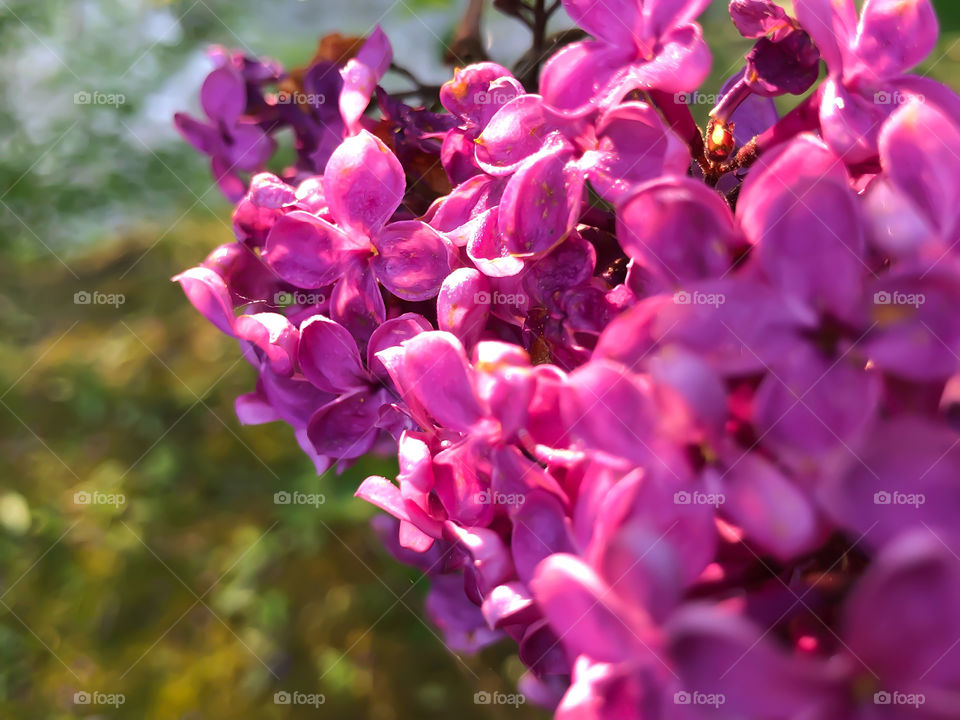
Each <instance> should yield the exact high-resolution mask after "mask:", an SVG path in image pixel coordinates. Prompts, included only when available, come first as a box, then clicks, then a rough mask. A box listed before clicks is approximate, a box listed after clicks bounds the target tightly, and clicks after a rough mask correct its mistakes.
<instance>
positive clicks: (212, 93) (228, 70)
mask: <svg viewBox="0 0 960 720" xmlns="http://www.w3.org/2000/svg"><path fill="white" fill-rule="evenodd" d="M247 102H248V97H247V85H246V83H245V82H244V79H243V75H242V74H241V73H240V72H239V71H238V70H237V69H235V68H234V67H231V66H230V65H228V64H224V65H223V66H221V67H219V68H217V69H216V70H214V71H213V72H211V73H210V74H209V75H208V76H207V79H206V80H205V81H204V83H203V88H202V89H201V91H200V105H201V107H202V108H203V112H204V114H205V115H206V116H207V120H206V121H203V120H197V119H195V118H193V117H191V116H190V115H187V114H185V113H177V115H176V116H174V122H175V123H176V126H177V129H178V130H179V131H180V134H181V135H183V137H184V138H185V139H186V140H187V141H188V142H189V143H190V144H191V145H193V146H194V147H195V148H196V149H197V150H198V151H199V152H201V153H203V154H204V155H207V156H209V157H210V163H211V168H212V170H213V176H214V177H215V178H216V179H217V184H218V185H219V186H220V189H221V190H222V191H223V193H224V194H225V195H226V196H227V198H229V199H230V200H231V201H232V202H237V201H238V200H239V199H240V198H241V197H243V195H244V191H245V184H244V181H243V180H242V178H241V177H240V175H239V172H256V171H258V170H261V169H262V168H263V166H264V165H265V164H266V161H267V159H268V158H269V157H270V156H271V155H273V151H274V149H275V147H276V144H275V143H274V141H273V140H272V139H271V138H270V136H269V135H267V134H266V133H265V132H264V131H263V130H262V129H261V127H260V125H259V124H258V122H257V120H256V119H255V118H250V117H245V112H246V108H247Z"/></svg>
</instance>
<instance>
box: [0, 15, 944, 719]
mask: <svg viewBox="0 0 960 720" xmlns="http://www.w3.org/2000/svg"><path fill="white" fill-rule="evenodd" d="M291 2H292V0H291ZM724 4H725V3H719V2H718V3H715V4H714V6H713V7H711V9H710V14H709V15H708V16H707V20H706V24H707V28H708V35H709V37H710V38H711V44H712V46H713V47H714V49H715V50H717V51H718V54H717V57H716V60H715V64H714V73H713V75H712V77H711V79H710V81H709V82H708V83H707V85H706V86H705V88H704V92H711V91H712V90H710V89H709V88H719V86H720V84H722V82H723V80H724V79H725V78H726V77H727V76H729V75H730V74H731V73H733V72H734V71H735V70H736V69H737V67H738V61H739V57H740V55H741V53H742V52H744V51H746V49H747V48H748V47H749V44H748V43H746V42H745V41H743V40H742V39H740V38H739V37H738V36H737V35H736V33H735V31H734V29H733V27H732V26H731V25H730V24H729V23H728V22H725V19H724V12H723V7H722V6H723V5H724ZM271 5H275V6H277V7H280V6H284V5H286V2H283V3H281V2H277V3H271ZM409 5H410V6H411V7H414V8H416V9H420V8H423V7H428V8H430V9H433V10H435V9H436V8H437V7H438V3H437V2H436V1H435V0H418V2H417V3H414V2H411V3H409ZM937 5H938V9H939V11H940V17H941V19H942V22H943V27H944V32H943V35H942V39H941V43H940V47H939V48H938V50H937V52H936V53H934V55H933V56H932V57H931V58H930V59H929V60H928V61H927V62H926V63H925V64H924V66H923V68H922V71H923V72H926V73H929V74H930V75H931V76H932V77H935V78H937V79H939V80H941V81H944V82H950V81H956V79H957V78H958V67H960V66H958V63H960V49H958V48H960V4H958V3H955V2H953V1H952V0H941V1H940V2H938V3H937ZM318 6H319V5H318ZM252 8H253V4H252V3H243V2H227V1H226V0H224V1H222V2H221V1H218V0H197V2H193V0H184V1H183V2H180V1H179V0H178V1H177V2H169V3H159V2H149V1H148V0H2V1H0V57H2V59H3V60H4V62H5V67H6V68H7V72H6V73H4V75H3V76H0V100H2V102H0V127H2V128H3V133H2V134H0V238H2V242H3V245H2V247H3V253H4V262H3V263H0V467H2V469H3V477H4V483H3V485H2V486H0V568H2V575H0V717H3V718H14V719H19V718H44V719H54V720H55V719H57V718H67V717H76V716H78V715H79V716H103V717H123V718H138V719H140V718H142V719H144V720H151V719H153V718H157V719H163V720H170V719H171V718H182V719H183V720H199V719H202V718H226V717H230V718H240V719H244V718H250V719H254V718H257V719H260V718H264V719H267V720H270V719H272V718H298V717H318V716H321V714H322V716H325V717H334V718H370V719H376V720H393V719H394V718H396V719H398V720H399V719H404V718H409V717H451V716H454V715H456V716H459V717H462V718H464V720H467V719H470V718H495V717H496V718H499V717H505V716H509V717H516V718H542V717H544V716H545V715H544V713H542V712H540V711H538V710H536V709H534V708H532V707H529V706H528V707H521V708H520V709H516V710H515V709H513V708H503V707H490V706H482V705H475V704H474V703H473V693H474V692H476V691H477V690H488V691H493V690H499V691H501V692H512V691H513V687H514V683H515V681H516V679H517V677H519V675H520V674H521V673H522V667H521V666H520V664H519V662H518V661H517V660H516V658H515V657H513V654H512V652H511V647H510V644H509V643H505V644H504V645H503V646H501V647H499V648H494V649H491V650H489V651H486V652H484V653H482V654H481V655H479V656H478V657H474V658H462V659H461V660H457V659H455V658H453V657H452V656H451V654H450V653H449V652H448V651H447V650H446V649H445V648H444V647H443V645H442V643H441V642H440V640H439V638H438V637H437V636H436V633H435V631H434V630H433V629H431V628H430V627H428V626H427V625H426V624H425V623H424V621H423V620H422V619H421V618H422V598H423V593H424V591H425V589H426V587H425V586H426V583H425V582H424V581H423V579H422V578H421V577H420V576H419V575H418V574H417V573H415V572H413V571H410V570H408V569H406V568H404V567H402V566H400V565H399V564H397V563H396V562H395V561H393V560H392V559H391V558H390V557H389V556H388V555H387V554H386V553H385V552H384V551H383V549H382V548H381V547H380V545H379V542H378V541H377V539H376V537H375V536H374V534H373V533H372V532H371V530H370V528H369V526H368V520H369V518H370V517H371V516H372V513H373V511H372V509H371V508H370V507H369V506H368V505H366V504H365V503H362V502H360V501H357V500H354V499H353V497H352V493H353V491H354V489H355V487H356V486H357V484H358V483H359V482H360V480H361V479H362V478H363V477H364V476H366V475H367V474H370V473H379V474H385V475H388V476H390V475H392V474H393V473H394V472H395V468H394V467H393V465H392V462H391V461H385V460H376V459H365V460H363V461H361V462H359V463H357V465H356V466H354V467H353V468H351V469H350V470H349V471H348V472H346V473H344V474H343V475H342V476H340V477H336V476H334V475H332V474H328V475H326V476H325V477H323V478H317V477H316V474H315V472H314V470H313V467H312V465H311V464H310V462H309V461H308V460H307V459H306V458H305V457H304V456H303V455H302V454H301V452H300V451H299V449H298V447H297V445H296V443H295V441H294V439H293V437H292V433H291V432H290V431H289V430H288V429H287V428H285V427H284V426H280V425H268V426H261V427H253V428H247V427H240V426H239V424H238V423H237V421H236V418H235V416H234V414H233V399H234V397H235V396H236V395H238V394H240V393H243V392H246V391H248V390H249V389H251V388H252V386H253V383H254V380H255V375H254V372H253V370H252V369H251V368H250V367H249V366H248V365H247V364H246V363H245V362H244V361H243V360H242V359H240V356H239V353H238V352H237V347H236V345H235V343H234V342H233V341H231V340H229V339H228V338H226V337H224V336H222V335H220V334H219V333H218V332H217V331H216V330H215V329H214V328H212V327H211V326H209V325H208V324H207V323H206V322H205V321H203V320H202V318H200V317H199V316H198V315H197V314H196V313H195V312H194V311H193V309H192V308H191V307H190V306H189V304H188V303H187V302H186V301H185V300H184V298H183V296H182V294H181V292H180V290H179V288H178V287H177V286H176V285H174V284H172V283H170V282H169V277H170V276H171V275H173V274H174V273H176V272H177V271H179V270H180V269H182V268H184V267H188V266H190V265H192V264H195V263H196V262H198V261H199V260H200V259H202V257H203V256H204V255H205V254H206V253H207V252H208V251H209V250H210V249H211V248H213V247H214V246H215V245H217V244H219V243H221V242H225V241H228V240H229V239H230V238H231V232H230V228H229V207H228V206H227V204H226V203H225V202H223V200H222V199H221V198H220V197H219V196H218V195H217V191H216V190H215V189H213V188H212V183H211V181H210V179H209V177H208V175H207V167H206V164H205V163H204V161H203V159H202V158H199V157H197V156H196V155H194V154H193V153H192V152H190V151H189V149H188V148H186V146H185V145H184V144H182V143H179V142H178V141H177V140H176V138H175V136H173V134H172V133H171V132H170V131H169V115H170V113H171V112H172V111H173V110H175V109H180V108H182V107H184V105H185V104H188V103H189V102H191V100H190V99H191V98H194V97H195V94H196V90H197V87H198V86H199V81H200V79H201V78H202V73H203V71H204V69H205V64H204V61H203V57H202V49H201V48H202V46H203V45H204V44H206V43H208V42H221V43H226V44H230V45H233V46H237V45H241V44H242V43H241V41H240V39H239V37H237V34H235V33H234V31H233V30H231V28H241V29H242V28H245V27H246V28H250V27H252V26H254V25H258V24H259V23H260V22H261V18H262V13H263V12H264V11H262V10H261V11H260V14H257V13H254V11H253V9H252ZM266 12H271V11H270V10H267V11H266ZM450 14H451V18H450V24H451V26H452V24H453V22H454V21H455V13H453V12H451V13H450ZM417 28H418V25H417V23H411V24H410V25H409V27H408V30H409V31H410V32H415V31H417ZM258 29H259V32H260V33H261V34H262V35H270V32H272V31H271V28H269V27H263V28H258ZM386 29H387V30H388V32H390V31H391V28H390V26H389V25H388V26H387V28H386ZM241 32H242V30H241ZM251 32H252V31H251ZM430 41H431V42H432V41H433V40H432V39H431V40H430ZM275 42H276V45H275V46H274V47H267V48H265V50H266V51H268V52H272V53H273V54H274V55H275V56H277V57H279V58H280V59H282V60H284V61H285V62H289V63H296V62H298V61H299V60H300V59H302V58H304V57H309V55H310V54H311V51H312V47H311V46H310V43H309V42H299V41H298V42H297V43H293V42H284V39H283V38H282V37H281V38H277V39H276V41H275ZM81 91H100V92H104V93H123V94H124V95H125V96H126V102H124V103H123V104H122V105H119V106H118V107H102V106H100V107H97V106H91V105H76V104H74V101H73V96H74V93H76V92H81ZM697 109H698V111H701V110H702V115H705V114H706V112H707V110H708V108H697ZM81 291H87V292H94V291H97V292H102V293H107V294H110V293H114V294H116V293H122V294H123V295H124V296H125V302H124V303H123V304H121V305H119V306H118V307H113V306H109V305H77V304H75V303H74V294H75V293H77V292H81ZM279 490H287V491H293V490H300V491H302V492H305V493H323V494H324V495H325V497H326V502H325V503H323V504H322V505H320V506H319V507H317V508H314V507H311V506H305V505H275V504H274V502H273V494H274V493H275V492H277V491H279ZM81 491H90V492H93V491H98V492H102V493H114V494H118V493H120V494H123V496H124V497H125V502H124V503H123V504H121V505H119V506H116V507H114V506H110V505H82V504H77V503H75V502H74V493H75V492H81ZM81 690H86V691H91V692H92V691H99V692H103V693H123V694H124V696H125V698H126V702H125V704H124V705H123V706H122V707H120V708H119V709H117V710H114V709H113V708H111V707H104V706H99V707H97V706H93V705H91V706H76V705H74V704H73V695H74V693H75V692H77V691H81ZM283 690H287V691H294V690H296V691H300V692H304V693H323V694H324V695H325V696H326V703H325V704H324V705H323V706H321V707H320V709H319V710H316V709H314V708H312V707H308V706H293V705H289V706H288V705H276V704H274V702H273V694H274V693H275V692H277V691H283Z"/></svg>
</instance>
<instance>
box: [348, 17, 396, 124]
mask: <svg viewBox="0 0 960 720" xmlns="http://www.w3.org/2000/svg"><path fill="white" fill-rule="evenodd" d="M392 60H393V48H391V46H390V41H389V40H388V39H387V36H386V34H385V33H384V32H383V30H381V29H380V26H379V25H377V27H376V28H374V31H373V32H372V33H371V34H370V37H368V38H367V40H366V42H365V43H364V44H363V46H362V47H361V48H360V51H359V52H358V53H357V55H356V57H353V58H351V59H350V60H348V61H347V63H346V65H344V67H343V68H342V69H341V70H340V76H341V77H342V78H343V89H342V90H341V91H340V115H341V117H343V122H344V124H345V125H346V127H347V130H348V131H349V132H350V133H352V134H356V133H357V132H359V131H360V118H361V116H362V115H363V113H364V111H365V110H366V109H367V105H369V104H370V98H372V97H373V91H374V90H375V89H376V87H377V83H378V82H380V78H381V77H383V74H384V73H385V72H386V71H387V68H389V67H390V62H391V61H392Z"/></svg>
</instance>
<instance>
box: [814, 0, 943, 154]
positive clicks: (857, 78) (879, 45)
mask: <svg viewBox="0 0 960 720" xmlns="http://www.w3.org/2000/svg"><path fill="white" fill-rule="evenodd" d="M796 11H797V18H798V19H799V20H800V23H801V25H802V26H803V28H804V30H806V31H807V32H808V33H810V36H811V37H812V38H813V40H814V42H816V44H817V47H818V48H819V50H820V54H821V55H822V56H823V59H824V61H825V62H826V64H827V69H828V71H829V77H828V78H827V81H826V82H825V83H824V86H823V99H822V102H821V105H820V125H821V128H822V132H823V137H824V139H825V140H826V141H827V143H828V144H829V145H830V147H831V148H833V150H834V152H836V153H837V154H839V155H842V156H843V158H844V160H846V161H847V162H848V163H851V164H855V163H859V162H864V161H866V160H870V159H872V158H874V157H876V151H877V138H878V135H879V132H880V126H881V125H882V124H883V121H884V119H885V118H886V117H887V116H888V115H889V114H890V112H892V111H893V110H894V109H895V108H896V106H897V105H898V104H900V103H901V102H902V101H903V99H904V98H909V97H912V96H916V95H918V94H919V95H920V96H924V95H926V96H927V97H929V99H930V100H931V101H932V102H936V95H937V94H938V92H937V90H936V89H935V87H931V86H936V85H937V83H935V82H933V81H930V80H924V79H923V78H908V77H905V76H904V73H905V72H906V71H908V70H910V69H911V68H912V67H914V66H915V65H917V64H918V63H919V62H920V61H921V60H923V59H924V58H925V57H926V56H927V55H929V54H930V52H931V51H932V50H933V47H934V44H935V43H936V39H937V32H938V28H937V19H936V16H935V15H934V12H933V8H932V6H931V5H930V2H929V0H907V1H905V2H900V1H899V0H871V1H870V2H868V3H866V4H865V5H864V7H863V12H862V14H861V15H860V19H859V22H858V21H857V11H856V8H855V7H854V4H853V1H852V0H840V1H839V2H833V1H832V0H831V1H829V2H828V0H798V2H797V3H796Z"/></svg>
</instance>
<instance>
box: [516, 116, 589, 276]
mask: <svg viewBox="0 0 960 720" xmlns="http://www.w3.org/2000/svg"><path fill="white" fill-rule="evenodd" d="M572 157H573V149H572V147H570V145H569V144H568V143H567V142H566V141H564V140H562V138H560V137H559V136H558V135H557V136H554V141H553V142H550V143H548V145H547V147H545V149H544V151H543V152H541V153H540V154H538V155H536V156H534V157H533V158H531V160H529V161H528V162H527V163H525V164H524V165H523V167H521V168H520V169H519V170H518V171H517V172H516V173H515V174H514V175H513V177H512V178H510V182H508V183H507V187H506V189H505V190H504V191H503V199H502V200H501V201H500V217H499V225H500V232H501V234H502V235H503V242H504V245H506V247H507V249H508V250H509V251H510V252H511V253H512V254H513V255H516V256H522V257H537V256H540V255H545V254H546V253H548V252H550V250H552V249H553V248H554V247H556V246H557V245H558V244H559V243H560V242H562V241H563V239H564V238H565V237H566V235H567V233H568V232H570V230H571V229H573V226H574V223H575V222H576V220H577V218H578V217H579V215H580V206H581V203H582V201H583V175H582V174H580V172H578V171H577V169H576V167H574V166H573V165H572V164H571V163H570V160H571V159H572Z"/></svg>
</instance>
